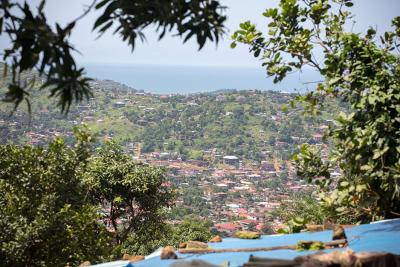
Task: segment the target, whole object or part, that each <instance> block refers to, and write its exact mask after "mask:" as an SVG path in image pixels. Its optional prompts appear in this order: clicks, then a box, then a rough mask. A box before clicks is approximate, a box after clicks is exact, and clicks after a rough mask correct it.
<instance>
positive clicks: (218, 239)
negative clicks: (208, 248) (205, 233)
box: [208, 235, 222, 243]
mask: <svg viewBox="0 0 400 267" xmlns="http://www.w3.org/2000/svg"><path fill="white" fill-rule="evenodd" d="M208 242H210V243H219V242H222V238H221V237H220V236H219V235H216V236H214V237H213V238H211V239H210V241H208Z"/></svg>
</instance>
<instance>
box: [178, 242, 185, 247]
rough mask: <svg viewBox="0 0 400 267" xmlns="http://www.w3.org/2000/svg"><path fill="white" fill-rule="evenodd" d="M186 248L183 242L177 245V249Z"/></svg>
mask: <svg viewBox="0 0 400 267" xmlns="http://www.w3.org/2000/svg"><path fill="white" fill-rule="evenodd" d="M186 247H187V242H183V243H180V244H179V248H186Z"/></svg>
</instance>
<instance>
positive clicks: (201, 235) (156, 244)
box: [123, 217, 212, 255]
mask: <svg viewBox="0 0 400 267" xmlns="http://www.w3.org/2000/svg"><path fill="white" fill-rule="evenodd" d="M211 224H212V223H211ZM209 228H210V223H209V222H207V221H200V220H199V219H198V218H195V217H186V218H185V219H184V220H183V222H182V223H180V224H178V225H174V226H172V225H162V226H161V227H160V226H154V225H150V226H148V225H145V224H144V225H143V227H141V228H140V229H139V230H138V231H136V232H132V233H131V234H130V235H129V237H128V238H127V240H126V242H125V243H124V244H123V251H124V252H126V253H129V254H137V255H146V254H149V253H152V252H154V250H156V249H157V248H160V247H162V246H173V247H176V248H178V247H179V244H180V243H182V242H187V241H201V242H208V240H210V238H211V232H210V229H209Z"/></svg>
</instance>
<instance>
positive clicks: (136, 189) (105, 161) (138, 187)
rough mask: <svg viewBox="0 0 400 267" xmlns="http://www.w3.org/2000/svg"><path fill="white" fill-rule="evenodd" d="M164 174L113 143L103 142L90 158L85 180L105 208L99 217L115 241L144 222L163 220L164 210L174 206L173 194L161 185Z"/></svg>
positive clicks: (94, 196) (125, 236)
mask: <svg viewBox="0 0 400 267" xmlns="http://www.w3.org/2000/svg"><path fill="white" fill-rule="evenodd" d="M164 173H165V171H164V170H163V169H161V168H155V167H151V166H148V165H143V164H141V163H137V162H135V161H133V160H132V158H131V156H129V155H127V154H125V153H124V152H123V151H122V148H121V147H120V146H118V145H117V144H115V143H113V142H106V143H105V144H104V145H103V146H102V147H100V148H99V149H98V150H97V151H96V154H95V155H94V156H93V157H92V158H91V159H90V163H89V166H88V171H87V173H86V176H87V178H86V181H85V182H86V183H87V184H88V185H89V195H90V198H91V199H92V201H93V202H94V203H101V204H103V206H105V207H106V208H105V211H104V214H103V215H104V216H103V218H102V220H103V221H104V222H105V223H106V224H107V225H109V227H110V228H111V229H112V231H113V232H114V237H115V239H116V242H117V244H121V243H123V242H124V241H125V240H126V238H127V236H128V235H129V234H130V233H132V232H135V231H137V230H138V229H140V228H142V227H143V225H147V227H149V225H150V224H155V225H156V226H158V225H160V224H162V223H163V218H164V216H163V215H164V213H165V209H166V208H169V207H171V206H172V205H173V193H172V191H171V189H170V188H169V187H166V186H164V185H163V182H165V177H164ZM121 221H122V222H123V223H118V222H121Z"/></svg>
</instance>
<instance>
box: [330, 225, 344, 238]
mask: <svg viewBox="0 0 400 267" xmlns="http://www.w3.org/2000/svg"><path fill="white" fill-rule="evenodd" d="M340 239H347V236H346V233H345V232H344V228H343V227H342V226H341V225H338V226H336V227H335V229H334V230H333V235H332V240H340Z"/></svg>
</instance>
